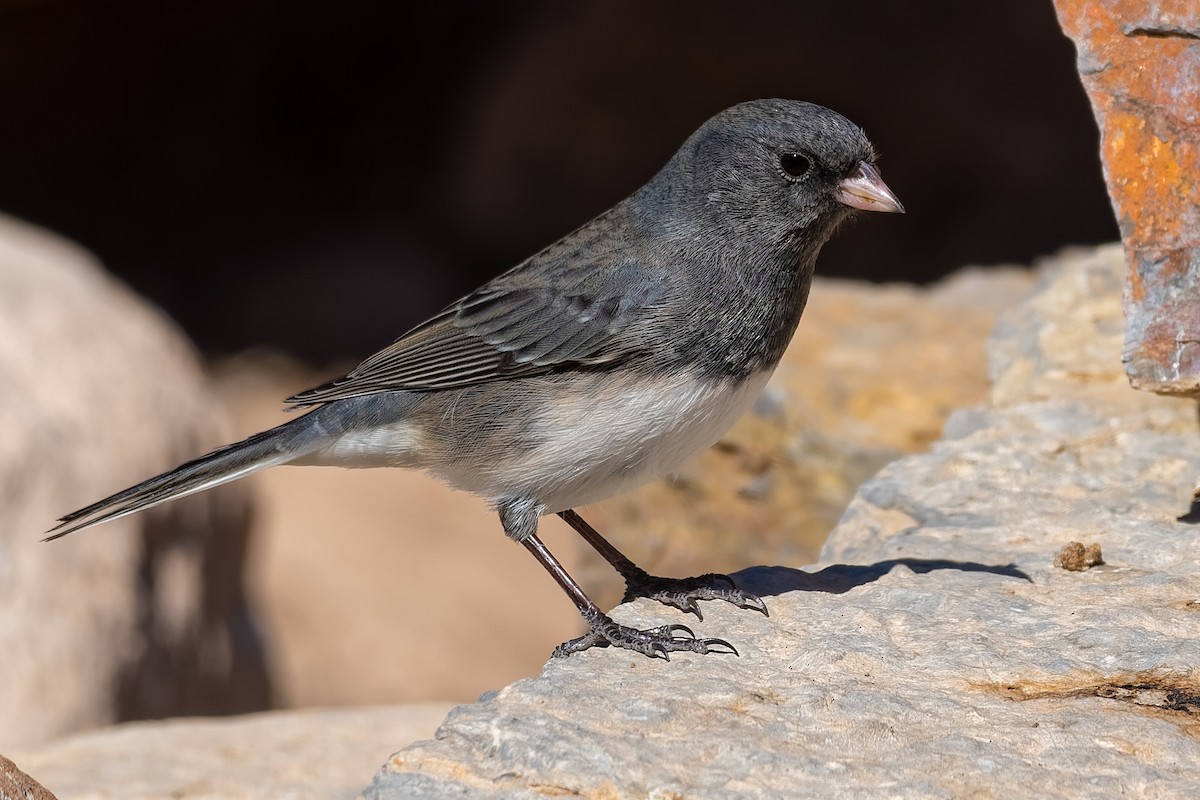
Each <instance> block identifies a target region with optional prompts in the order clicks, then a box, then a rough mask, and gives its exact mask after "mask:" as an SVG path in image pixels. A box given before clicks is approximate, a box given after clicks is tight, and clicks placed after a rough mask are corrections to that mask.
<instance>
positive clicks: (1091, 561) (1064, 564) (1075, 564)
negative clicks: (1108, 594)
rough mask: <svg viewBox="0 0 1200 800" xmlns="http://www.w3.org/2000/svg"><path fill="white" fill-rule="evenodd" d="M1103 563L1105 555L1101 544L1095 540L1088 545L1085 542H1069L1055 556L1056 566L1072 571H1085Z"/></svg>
mask: <svg viewBox="0 0 1200 800" xmlns="http://www.w3.org/2000/svg"><path fill="white" fill-rule="evenodd" d="M1103 563H1104V556H1103V555H1101V552H1100V545H1098V544H1096V543H1095V542H1093V543H1092V544H1087V545H1085V544H1084V543H1083V542H1068V543H1067V545H1066V546H1065V547H1063V549H1062V550H1059V551H1058V555H1056V556H1055V557H1054V566H1056V567H1058V568H1059V569H1065V570H1069V571H1071V572H1083V571H1084V570H1085V569H1091V568H1092V567H1095V566H1099V565H1101V564H1103Z"/></svg>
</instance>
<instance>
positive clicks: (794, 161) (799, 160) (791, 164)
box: [779, 153, 812, 178]
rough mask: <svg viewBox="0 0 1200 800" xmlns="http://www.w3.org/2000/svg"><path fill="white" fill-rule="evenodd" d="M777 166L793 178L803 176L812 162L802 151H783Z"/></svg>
mask: <svg viewBox="0 0 1200 800" xmlns="http://www.w3.org/2000/svg"><path fill="white" fill-rule="evenodd" d="M779 166H780V167H782V168H783V171H784V172H786V173H787V174H788V175H791V176H792V177H793V178H803V177H804V176H805V175H806V174H807V173H808V170H809V168H810V167H811V166H812V163H811V162H809V160H808V156H806V155H804V154H803V153H784V154H783V155H781V156H780V157H779Z"/></svg>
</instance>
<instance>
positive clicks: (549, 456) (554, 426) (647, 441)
mask: <svg viewBox="0 0 1200 800" xmlns="http://www.w3.org/2000/svg"><path fill="white" fill-rule="evenodd" d="M769 377H770V373H768V372H763V373H762V374H760V375H756V376H754V377H753V378H752V379H751V380H749V381H747V382H745V383H743V384H742V385H741V386H737V387H735V386H732V385H731V384H729V383H726V382H719V383H714V382H710V381H703V382H701V381H697V380H696V379H694V378H692V377H690V376H674V377H671V378H664V379H661V380H658V381H655V382H654V383H651V384H647V383H645V382H644V381H643V382H642V383H641V385H640V386H638V387H636V388H631V389H626V390H625V391H618V390H616V389H603V388H601V387H603V386H604V384H603V383H601V384H599V385H598V386H597V387H591V389H592V391H580V392H578V393H575V394H572V395H568V396H564V397H562V398H560V400H559V401H557V402H555V403H552V404H549V405H548V406H547V408H546V409H545V410H544V411H543V413H542V415H541V418H540V419H539V420H538V421H537V422H536V423H535V425H534V427H533V434H534V438H538V437H539V436H540V437H542V438H543V442H544V443H542V444H541V445H540V446H538V447H536V448H533V449H531V450H529V451H527V452H525V453H522V454H521V455H520V456H518V457H515V458H513V459H512V460H509V461H506V462H505V463H503V464H498V465H496V466H497V467H499V469H495V470H489V472H490V473H491V475H492V476H494V477H495V478H498V479H499V480H497V481H495V482H493V481H491V480H485V481H483V482H482V483H480V484H476V485H474V486H472V485H469V484H472V483H475V481H474V480H473V479H474V478H478V477H479V476H478V475H472V476H466V475H453V474H447V475H445V477H446V478H447V479H448V480H450V482H451V483H452V484H455V485H458V486H461V488H464V489H467V490H469V491H474V492H476V493H478V494H481V495H483V496H485V497H488V498H489V499H490V500H492V501H497V500H500V499H503V498H511V497H514V496H524V497H531V498H534V499H536V500H537V501H538V502H539V503H541V504H542V505H544V506H545V509H546V510H545V513H554V512H557V511H562V510H565V509H568V508H574V507H576V506H582V505H586V504H587V503H591V502H595V501H597V500H602V499H604V498H606V497H611V496H613V495H615V494H620V493H621V492H625V491H628V490H630V489H632V488H634V487H636V486H639V485H641V484H643V483H646V482H647V481H651V480H654V479H655V478H660V477H662V476H664V475H667V474H670V473H671V472H673V471H675V470H677V469H678V468H679V467H680V466H681V465H682V464H683V463H684V462H685V461H687V460H688V459H689V458H691V457H692V456H694V455H696V454H697V453H699V452H700V451H702V450H705V449H706V448H708V447H711V446H712V445H713V444H714V443H715V442H716V441H717V440H718V439H720V438H721V436H722V435H723V434H724V433H725V432H726V431H727V430H729V428H730V427H732V425H733V423H734V422H736V421H737V420H738V418H739V417H740V416H741V415H742V414H743V413H744V412H745V410H746V409H747V408H748V407H749V406H750V404H751V403H753V401H754V399H755V398H756V397H757V396H758V394H759V392H760V391H761V390H762V388H763V386H764V385H766V382H767V379H768V378H769Z"/></svg>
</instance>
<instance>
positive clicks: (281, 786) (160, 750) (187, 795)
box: [0, 703, 449, 800]
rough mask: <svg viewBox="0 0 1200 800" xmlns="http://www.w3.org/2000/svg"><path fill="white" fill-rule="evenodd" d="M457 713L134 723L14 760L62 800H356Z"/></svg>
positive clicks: (423, 708)
mask: <svg viewBox="0 0 1200 800" xmlns="http://www.w3.org/2000/svg"><path fill="white" fill-rule="evenodd" d="M448 709H449V706H448V705H446V704H435V703H429V704H418V705H412V706H396V707H387V708H357V709H344V710H320V709H318V710H309V711H289V712H281V711H275V712H269V713H265V714H251V715H247V716H242V717H234V718H230V719H177V720H168V721H164V722H135V723H127V724H124V725H118V726H116V727H113V728H109V729H107V730H102V731H95V732H91V733H85V734H78V735H76V736H71V737H68V738H66V739H63V740H60V741H56V742H53V743H51V744H48V745H45V746H42V747H39V748H36V749H30V750H28V751H22V752H19V753H15V754H14V756H15V757H16V760H17V761H18V763H20V764H21V766H22V767H24V768H25V769H26V770H27V771H28V772H29V773H30V774H31V775H36V776H37V777H38V779H40V780H41V781H42V782H43V783H44V784H45V785H46V786H47V787H50V788H52V789H53V790H54V791H55V793H57V795H58V798H59V800H250V798H272V800H349V798H352V797H354V796H355V795H356V794H357V793H358V791H359V790H360V789H361V788H362V784H363V782H364V781H365V780H366V778H367V777H368V776H370V774H371V772H372V770H374V769H376V768H377V767H378V765H379V763H380V762H381V761H383V759H385V758H386V757H387V754H388V752H389V751H390V750H391V749H393V748H395V746H396V742H404V741H411V740H413V739H417V738H421V737H425V736H429V735H430V734H432V732H433V730H434V729H435V728H436V727H437V724H438V722H439V721H441V720H442V718H443V717H445V716H446V711H447V710H448ZM0 775H2V773H0ZM2 780H3V778H2V777H0V781H2ZM2 786H3V784H2V783H0V787H2ZM2 797H3V794H2V792H0V798H2ZM47 798H49V795H47ZM14 800H15V798H14ZM22 800H24V798H22ZM37 800H41V798H37ZM50 800H52V798H50Z"/></svg>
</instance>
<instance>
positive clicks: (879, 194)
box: [833, 161, 904, 214]
mask: <svg viewBox="0 0 1200 800" xmlns="http://www.w3.org/2000/svg"><path fill="white" fill-rule="evenodd" d="M833 196H834V197H835V198H837V201H838V202H839V203H845V204H846V205H848V206H850V207H851V208H861V209H862V210H863V211H888V212H894V213H897V214H903V213H904V206H902V205H900V200H899V199H897V198H896V195H894V194H892V190H891V189H889V188H888V187H887V184H886V183H884V182H883V178H881V177H879V171H878V170H876V169H875V168H874V167H872V166H871V165H870V164H868V163H867V162H865V161H860V162H858V166H857V167H855V168H854V171H853V172H851V173H850V175H849V176H847V177H846V178H844V179H843V180H842V182H841V183H839V184H838V185H837V191H835V192H834V193H833Z"/></svg>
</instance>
